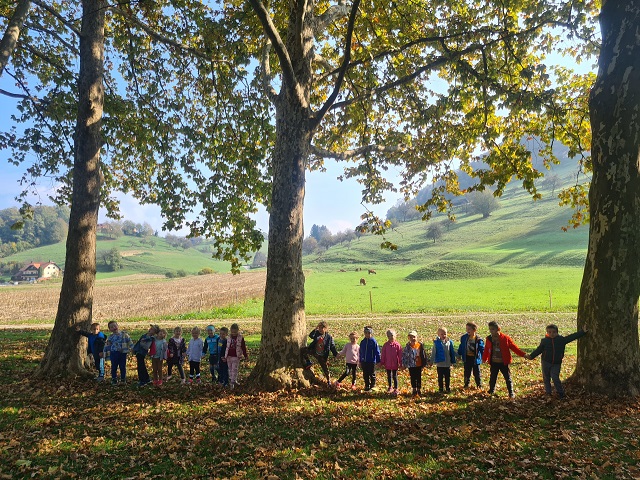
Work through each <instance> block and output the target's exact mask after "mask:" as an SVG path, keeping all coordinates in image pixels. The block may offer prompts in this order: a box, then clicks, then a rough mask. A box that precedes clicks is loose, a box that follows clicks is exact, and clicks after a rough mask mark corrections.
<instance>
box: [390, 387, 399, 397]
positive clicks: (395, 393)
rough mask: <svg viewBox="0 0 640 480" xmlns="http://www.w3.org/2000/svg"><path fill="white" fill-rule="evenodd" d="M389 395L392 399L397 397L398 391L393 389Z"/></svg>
mask: <svg viewBox="0 0 640 480" xmlns="http://www.w3.org/2000/svg"><path fill="white" fill-rule="evenodd" d="M391 395H393V396H394V397H397V396H398V389H397V388H394V389H393V392H391Z"/></svg>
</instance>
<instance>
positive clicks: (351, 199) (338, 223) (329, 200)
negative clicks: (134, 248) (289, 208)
mask: <svg viewBox="0 0 640 480" xmlns="http://www.w3.org/2000/svg"><path fill="white" fill-rule="evenodd" d="M0 88H1V89H4V90H7V91H10V92H17V89H16V88H15V87H14V85H13V82H12V81H11V78H10V77H8V76H6V75H4V76H3V77H0ZM16 104H17V100H15V99H12V98H9V97H6V96H4V95H0V111H1V112H2V115H1V116H0V129H2V130H3V131H6V130H8V129H9V128H10V127H11V115H12V114H13V113H14V112H15V106H16ZM9 156H10V152H9V151H6V150H0V209H4V208H9V207H14V206H18V204H17V202H16V201H15V197H16V195H18V193H19V192H20V191H21V187H20V185H19V183H18V181H19V179H20V178H21V176H22V174H23V173H24V170H25V167H24V166H19V167H16V166H14V165H12V164H10V163H9V162H8V161H7V160H8V158H9ZM326 167H327V171H326V172H308V173H307V188H306V197H305V210H304V225H305V232H306V233H307V234H308V233H309V230H310V229H311V226H312V225H313V224H314V223H315V224H318V225H326V226H327V228H329V230H331V232H333V233H336V232H338V231H343V230H345V229H352V228H355V227H356V226H357V225H358V224H359V223H360V215H362V214H363V213H364V212H365V211H366V210H365V208H364V207H363V206H362V205H361V204H360V201H361V190H362V187H361V185H360V184H358V183H357V182H356V181H355V180H353V179H349V180H346V181H343V182H341V181H339V180H337V177H338V176H339V175H341V174H342V167H341V166H340V165H338V164H337V163H336V162H334V161H327V162H326ZM397 173H398V174H399V172H397ZM52 189H55V184H52V183H51V181H50V180H49V179H46V178H43V179H41V180H40V181H39V186H38V191H39V194H40V198H39V199H37V198H33V199H32V201H33V202H37V201H38V200H39V201H41V202H43V203H44V204H50V202H49V201H48V200H47V192H50V191H51V190H52ZM400 196H401V195H400V194H393V193H390V194H389V195H387V202H385V203H384V204H381V205H378V206H372V205H368V208H369V209H370V210H373V211H374V212H375V213H377V214H378V215H382V216H384V215H385V214H386V212H387V210H388V209H389V208H390V207H392V206H393V205H394V204H395V203H396V201H397V200H398V199H399V198H400ZM120 199H121V211H122V213H123V215H124V218H125V219H127V220H131V221H133V222H136V223H142V222H148V223H149V224H151V226H152V227H153V228H154V229H156V230H158V231H161V229H162V217H161V215H160V209H159V208H158V207H155V206H151V205H140V204H139V203H138V202H137V201H136V200H135V199H134V198H132V197H130V196H125V195H121V196H120ZM101 213H103V212H101ZM102 220H106V218H104V215H101V221H102ZM256 220H257V222H258V225H259V227H260V228H261V229H262V230H264V231H267V229H268V221H269V220H268V216H267V214H266V212H264V211H263V212H261V213H259V214H258V215H257V216H256Z"/></svg>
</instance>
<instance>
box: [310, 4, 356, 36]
mask: <svg viewBox="0 0 640 480" xmlns="http://www.w3.org/2000/svg"><path fill="white" fill-rule="evenodd" d="M347 15H349V7H347V5H346V4H345V0H340V2H339V3H338V5H331V6H330V7H329V8H327V10H326V11H325V12H324V13H323V14H322V15H320V17H318V19H317V21H316V25H315V27H314V29H313V31H314V34H316V35H317V34H318V33H320V32H322V31H324V30H325V29H326V28H327V27H328V26H329V25H331V24H332V23H333V22H335V21H336V20H338V19H339V18H342V17H345V16H347Z"/></svg>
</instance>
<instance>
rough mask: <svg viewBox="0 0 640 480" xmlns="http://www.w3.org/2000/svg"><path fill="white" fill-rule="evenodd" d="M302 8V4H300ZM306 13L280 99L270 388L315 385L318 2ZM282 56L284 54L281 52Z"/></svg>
mask: <svg viewBox="0 0 640 480" xmlns="http://www.w3.org/2000/svg"><path fill="white" fill-rule="evenodd" d="M296 8H300V6H297V7H296ZM306 9H307V11H306V12H305V15H303V16H302V18H303V21H302V22H300V20H301V17H300V16H299V15H298V14H297V13H296V12H295V10H294V9H292V11H291V12H290V14H291V16H290V18H289V25H288V32H287V37H286V51H287V53H288V56H289V59H290V62H291V64H290V66H291V70H290V73H289V74H288V75H283V85H282V88H281V91H280V94H279V95H278V98H277V100H276V102H275V107H276V143H275V146H274V150H273V156H272V162H273V183H272V193H271V208H270V217H269V250H268V257H267V283H266V288H265V295H264V310H263V314H262V342H261V346H260V356H259V358H258V361H257V363H256V366H255V368H254V370H253V371H252V372H251V377H250V381H251V383H252V384H254V385H256V386H258V387H260V388H264V389H267V390H277V389H282V388H292V387H297V386H301V385H309V379H311V378H312V377H313V375H312V374H311V373H310V372H305V371H304V370H303V369H302V361H301V358H300V348H301V347H303V346H304V345H305V343H306V333H307V332H306V329H307V322H306V319H305V314H304V274H303V272H302V240H303V238H304V228H303V223H302V220H303V209H304V188H305V169H306V165H307V161H308V157H309V149H310V144H311V136H312V127H311V110H310V107H309V97H310V93H309V92H310V90H311V79H312V76H311V61H312V59H313V56H314V55H313V32H312V30H311V24H312V20H313V19H312V12H313V2H312V1H310V2H307V4H306ZM281 61H282V57H281Z"/></svg>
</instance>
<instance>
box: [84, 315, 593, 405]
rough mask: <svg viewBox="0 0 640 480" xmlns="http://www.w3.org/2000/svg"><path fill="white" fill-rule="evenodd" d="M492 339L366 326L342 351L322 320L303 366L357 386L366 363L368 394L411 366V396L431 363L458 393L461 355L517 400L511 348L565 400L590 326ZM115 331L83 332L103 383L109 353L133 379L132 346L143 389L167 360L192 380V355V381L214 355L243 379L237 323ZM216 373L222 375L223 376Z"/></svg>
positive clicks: (216, 367)
mask: <svg viewBox="0 0 640 480" xmlns="http://www.w3.org/2000/svg"><path fill="white" fill-rule="evenodd" d="M488 327H489V333H490V334H489V336H487V337H486V339H485V340H483V339H482V338H481V337H480V336H479V335H478V326H477V325H476V324H475V323H474V322H468V323H467V324H466V333H465V334H464V335H462V337H461V338H460V345H459V347H458V349H457V350H456V349H455V345H454V342H453V340H451V339H450V338H449V337H448V335H447V329H446V328H444V327H440V328H438V330H437V336H436V338H435V339H434V340H433V344H432V345H431V349H430V350H429V349H428V348H427V347H425V344H424V343H423V342H419V341H418V333H417V332H416V331H415V330H411V331H410V332H409V333H408V341H407V343H406V345H405V346H404V347H402V345H400V343H399V342H398V341H397V339H396V332H395V330H392V329H390V330H387V332H386V333H387V339H388V340H387V342H385V343H384V345H383V346H382V349H380V347H379V345H378V342H377V341H376V339H375V338H374V337H373V328H372V327H371V326H366V327H364V338H363V339H362V341H361V342H360V343H359V344H358V335H357V333H356V332H351V333H350V334H349V343H347V344H346V345H345V346H344V347H343V348H342V350H341V351H340V352H338V351H337V349H336V346H335V343H334V340H333V337H332V336H331V335H330V334H329V332H328V326H327V322H324V321H322V322H319V323H318V325H317V327H316V328H315V329H314V330H313V331H312V332H311V333H310V334H309V337H310V338H311V340H312V341H311V343H310V344H309V345H308V346H306V347H304V348H302V349H301V355H302V360H303V364H304V367H305V368H306V369H308V368H311V367H312V365H313V364H312V362H311V360H310V357H314V358H315V359H316V360H317V362H318V364H319V365H320V367H321V368H322V371H323V373H324V375H325V377H326V381H327V385H328V386H330V387H335V388H340V387H342V382H343V380H345V379H346V378H347V377H350V378H351V388H352V389H356V372H357V369H358V366H360V368H361V370H362V374H363V378H364V391H365V392H369V391H371V390H372V389H373V388H375V385H376V367H377V366H379V367H381V368H384V369H385V370H386V374H387V386H388V389H387V392H388V393H390V394H393V395H398V370H400V369H405V368H406V369H408V371H409V377H410V381H411V389H412V394H413V395H414V396H419V395H420V394H421V393H422V370H423V369H424V367H427V366H432V365H435V366H436V370H437V375H438V389H439V391H440V392H441V393H450V392H451V366H452V365H453V364H455V363H456V362H457V360H458V359H460V360H461V363H462V364H463V365H464V387H465V388H468V387H469V385H470V382H471V377H472V376H473V379H474V382H475V385H476V387H477V388H482V377H481V373H480V365H481V364H482V363H483V362H485V363H488V364H489V372H490V375H489V393H490V394H493V393H494V392H495V388H496V382H497V379H498V374H500V373H501V374H502V376H503V377H504V380H505V384H506V386H507V390H508V393H509V396H510V397H514V396H515V392H514V389H513V382H512V379H511V372H510V369H509V365H510V364H511V362H512V356H511V352H513V353H515V354H516V355H518V356H520V357H525V358H527V359H529V360H531V359H533V358H535V357H537V356H538V355H542V362H541V364H542V377H543V381H544V387H545V392H546V393H547V395H551V393H552V388H551V383H552V382H553V385H554V387H555V389H556V394H557V395H558V397H559V398H562V397H564V389H563V387H562V382H561V381H560V367H561V364H562V359H563V357H564V351H565V347H566V345H567V343H569V342H571V341H573V340H575V339H577V338H580V337H582V336H583V335H585V333H586V330H585V329H583V330H581V331H579V332H576V333H574V334H572V335H568V336H566V337H563V336H561V335H559V334H558V327H557V326H556V325H553V324H552V325H547V327H546V337H545V338H543V339H542V340H541V341H540V345H539V346H538V347H537V348H536V349H535V350H534V351H533V352H531V353H530V354H527V353H526V352H524V351H523V350H521V349H520V348H519V347H518V346H517V345H516V344H515V342H514V341H513V340H512V339H511V337H509V336H508V335H505V334H504V333H502V331H501V328H500V326H499V325H498V323H497V322H495V321H491V322H489V324H488ZM108 328H109V331H110V332H111V335H110V336H109V338H108V339H107V338H106V337H105V335H104V334H103V333H102V332H100V325H99V324H97V323H93V324H92V325H91V331H89V332H85V331H80V330H79V333H80V334H81V335H84V336H86V337H88V340H89V341H88V352H89V353H90V354H91V355H92V356H93V358H94V362H95V366H96V369H97V370H98V375H99V376H98V380H103V379H104V375H105V368H104V361H105V358H107V357H109V358H110V359H111V383H112V384H114V385H115V384H117V383H118V375H117V374H118V371H120V381H121V382H122V383H125V382H126V376H127V371H126V362H127V355H128V353H129V352H130V351H133V353H134V354H135V355H136V361H137V370H138V386H140V387H143V386H145V385H147V384H149V383H152V382H153V384H154V385H155V386H160V385H162V382H163V364H164V361H165V360H166V362H167V375H166V377H164V380H169V379H171V378H172V373H173V367H176V369H177V370H178V374H179V375H180V381H181V382H182V383H186V382H187V379H186V377H185V372H184V369H183V363H184V360H185V358H186V359H188V361H189V379H188V381H189V383H193V382H196V383H200V363H201V361H202V359H203V358H205V357H208V361H209V371H210V373H211V381H212V382H213V383H216V382H217V383H219V384H221V385H223V386H231V388H233V387H234V386H235V385H236V384H237V378H238V368H239V364H240V361H242V360H243V359H247V358H248V352H247V347H246V343H245V340H244V337H243V336H242V335H241V334H240V330H239V327H238V324H237V323H234V324H233V325H231V327H230V328H229V329H227V328H226V327H222V328H221V329H220V334H217V333H216V329H215V327H214V326H213V325H209V326H208V327H207V329H206V330H207V336H206V337H205V338H204V339H203V338H200V329H199V328H198V327H194V328H193V329H192V330H191V340H190V341H189V343H188V344H187V342H186V341H185V339H184V338H183V337H182V328H181V327H179V326H178V327H175V328H174V329H173V337H171V338H170V339H169V340H168V341H167V340H166V336H167V332H166V330H164V329H161V328H159V327H158V325H151V326H150V327H149V330H148V331H147V333H145V334H144V335H142V336H141V337H140V339H139V340H138V341H137V342H136V343H135V344H134V343H133V342H132V341H131V338H130V337H129V335H128V334H127V333H126V332H124V331H122V330H120V329H119V327H118V323H117V322H115V321H110V322H109V324H108ZM330 353H333V355H334V357H337V356H344V357H345V360H346V366H345V370H344V373H343V374H342V375H341V376H340V378H338V380H337V381H336V382H335V383H332V382H331V377H330V373H329V367H328V365H327V362H328V359H329V354H330ZM147 356H149V357H151V366H152V375H153V380H151V377H150V375H149V372H148V370H147V364H146V357H147ZM216 376H217V379H216Z"/></svg>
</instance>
